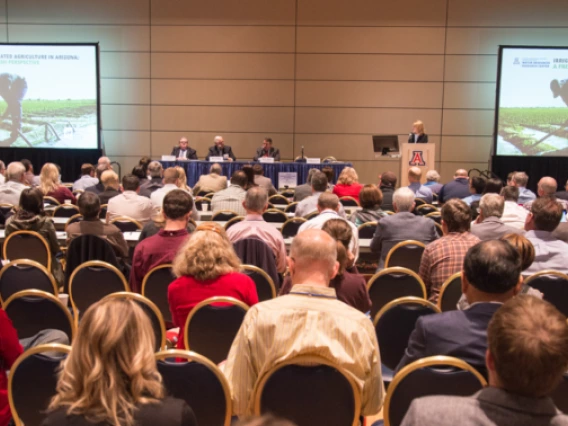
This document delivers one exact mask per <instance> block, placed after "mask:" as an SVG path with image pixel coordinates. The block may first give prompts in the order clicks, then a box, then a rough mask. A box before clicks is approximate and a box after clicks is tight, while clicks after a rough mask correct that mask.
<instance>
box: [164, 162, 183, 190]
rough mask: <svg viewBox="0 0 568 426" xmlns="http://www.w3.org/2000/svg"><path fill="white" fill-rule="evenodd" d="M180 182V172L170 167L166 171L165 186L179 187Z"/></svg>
mask: <svg viewBox="0 0 568 426" xmlns="http://www.w3.org/2000/svg"><path fill="white" fill-rule="evenodd" d="M178 180H179V172H178V171H177V169H176V168H175V167H168V168H167V169H166V170H164V178H163V179H162V182H163V183H164V185H176V186H177V183H178Z"/></svg>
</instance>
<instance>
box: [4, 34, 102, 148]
mask: <svg viewBox="0 0 568 426" xmlns="http://www.w3.org/2000/svg"><path fill="white" fill-rule="evenodd" d="M98 105H99V90H98V57H97V45H95V44H89V45H77V44H72V45H62V44H56V45H54V44H51V45H38V44H0V147H18V148H68V149H69V148H71V149H76V148H81V149H93V148H98V146H99V114H98V111H99V108H98Z"/></svg>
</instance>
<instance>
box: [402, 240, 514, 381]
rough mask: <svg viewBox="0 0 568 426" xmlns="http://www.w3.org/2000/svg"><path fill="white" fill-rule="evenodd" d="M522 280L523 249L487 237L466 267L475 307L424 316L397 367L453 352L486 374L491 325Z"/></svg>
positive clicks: (467, 288) (467, 258)
mask: <svg viewBox="0 0 568 426" xmlns="http://www.w3.org/2000/svg"><path fill="white" fill-rule="evenodd" d="M522 284H523V280H522V278H521V257H520V254H519V252H518V251H517V250H516V249H515V248H514V247H513V246H512V245H511V244H509V243H508V242H507V241H501V240H490V241H483V242H481V243H478V244H476V245H475V246H473V247H472V248H470V249H469V251H468V252H467V255H466V256H465V259H464V263H463V270H462V293H463V294H465V297H466V299H467V301H468V303H469V304H470V307H469V308H468V309H466V310H464V311H448V312H444V313H441V314H436V315H427V316H423V317H421V318H419V319H418V321H416V326H415V328H414V331H413V332H412V334H411V336H410V339H409V340H408V347H407V348H406V351H405V354H404V357H403V358H402V360H401V361H400V363H399V364H398V367H397V371H399V370H400V369H401V368H402V367H404V366H405V365H408V364H410V363H411V362H414V361H416V360H419V359H421V358H425V357H428V356H434V355H447V356H453V357H456V358H460V359H462V360H464V361H465V362H467V363H468V364H471V365H472V366H473V367H475V368H477V369H478V370H479V371H480V372H481V373H482V374H484V375H486V374H487V372H486V371H485V351H486V350H487V326H488V324H489V321H490V320H491V318H492V317H493V314H495V311H497V309H499V308H500V307H501V304H502V303H504V302H506V301H507V300H509V299H510V298H512V297H513V296H514V295H516V294H517V293H519V292H520V290H521V286H522Z"/></svg>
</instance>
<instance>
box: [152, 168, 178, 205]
mask: <svg viewBox="0 0 568 426" xmlns="http://www.w3.org/2000/svg"><path fill="white" fill-rule="evenodd" d="M178 181H179V172H178V171H177V169H176V168H175V167H168V168H167V169H166V170H164V177H163V179H162V184H163V186H162V187H161V188H159V189H156V190H155V191H154V192H152V194H150V201H152V205H153V206H154V209H155V210H156V211H159V210H160V208H161V207H162V202H163V201H164V197H165V196H166V194H167V193H168V192H170V191H173V190H174V189H179V188H178V186H177V184H178Z"/></svg>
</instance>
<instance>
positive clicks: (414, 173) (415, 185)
mask: <svg viewBox="0 0 568 426" xmlns="http://www.w3.org/2000/svg"><path fill="white" fill-rule="evenodd" d="M421 179H422V170H420V167H411V168H409V169H408V183H409V185H408V188H410V190H411V191H412V192H414V194H415V196H416V198H420V199H422V200H424V201H426V204H432V201H434V195H433V194H432V190H431V189H430V188H428V187H426V186H424V185H422V184H421V183H420V180H421Z"/></svg>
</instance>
